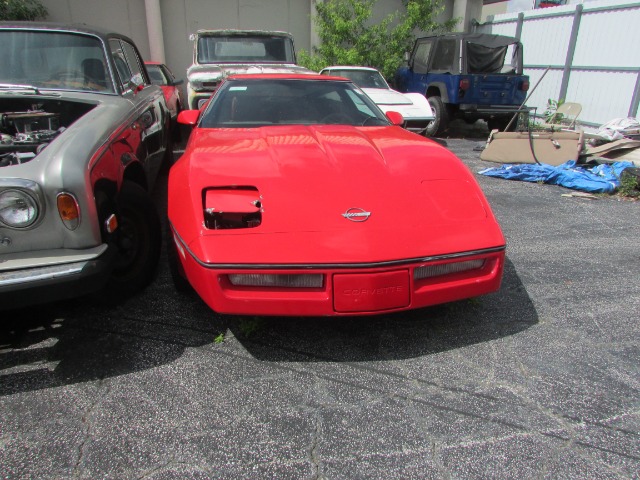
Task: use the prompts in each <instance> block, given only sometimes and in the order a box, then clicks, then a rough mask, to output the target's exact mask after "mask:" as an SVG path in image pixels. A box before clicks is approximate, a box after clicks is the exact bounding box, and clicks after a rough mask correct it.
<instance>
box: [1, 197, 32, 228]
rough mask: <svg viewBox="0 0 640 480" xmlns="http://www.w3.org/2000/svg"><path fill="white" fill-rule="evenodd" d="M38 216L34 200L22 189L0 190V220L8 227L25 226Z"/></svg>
mask: <svg viewBox="0 0 640 480" xmlns="http://www.w3.org/2000/svg"><path fill="white" fill-rule="evenodd" d="M37 218H38V204H37V203H36V200H35V199H34V198H33V197H32V196H31V195H29V194H28V193H27V192H25V191H23V190H16V189H8V190H3V191H2V192H0V222H1V223H4V224H5V225H7V226H8V227H13V228H25V227H28V226H29V225H33V223H34V222H35V221H36V219H37Z"/></svg>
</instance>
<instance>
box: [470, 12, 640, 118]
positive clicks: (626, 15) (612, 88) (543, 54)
mask: <svg viewBox="0 0 640 480" xmlns="http://www.w3.org/2000/svg"><path fill="white" fill-rule="evenodd" d="M475 31H476V32H478V33H495V34H500V35H509V36H513V37H519V38H520V39H521V41H522V43H523V45H524V63H525V64H524V70H525V74H527V75H529V76H530V81H531V87H532V88H533V86H534V85H535V84H536V83H537V82H538V80H539V79H540V78H541V77H542V75H544V72H545V71H546V69H547V68H548V67H549V71H548V72H547V74H546V75H545V76H544V78H543V79H542V81H541V82H540V84H539V85H538V87H537V89H536V90H535V92H533V94H532V95H531V98H530V99H529V101H528V102H527V105H528V106H532V107H537V114H538V115H541V114H542V113H543V112H544V110H545V107H546V105H547V100H548V99H553V100H559V99H562V100H565V101H567V102H577V103H580V104H581V105H582V113H581V114H580V117H579V121H580V123H582V124H584V125H590V126H598V125H601V124H603V123H605V122H608V121H609V120H611V119H613V118H618V117H627V116H631V117H636V116H637V115H638V100H639V98H640V3H637V2H636V3H632V2H625V1H620V0H618V1H615V0H613V1H612V0H604V1H597V2H589V3H585V4H578V5H566V6H562V7H552V8H545V9H542V10H531V11H527V12H520V13H505V14H502V15H496V16H494V17H493V18H492V19H491V17H490V19H489V21H487V22H486V23H483V24H479V25H476V27H475Z"/></svg>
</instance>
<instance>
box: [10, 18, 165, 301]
mask: <svg viewBox="0 0 640 480" xmlns="http://www.w3.org/2000/svg"><path fill="white" fill-rule="evenodd" d="M0 45H2V49H1V50H0V309H8V308H15V307H22V306H24V305H29V304H33V303H41V302H48V301H52V300H57V299H63V298H71V297H75V296H79V295H82V294H84V293H89V292H93V291H97V290H100V289H102V288H103V287H104V286H107V287H108V288H109V289H110V290H111V291H114V292H118V293H119V292H123V293H124V292H126V293H129V292H134V291H136V290H139V289H141V288H142V287H144V286H145V285H146V284H147V283H149V282H150V281H151V279H152V276H153V274H154V271H155V267H156V265H157V262H158V257H159V252H160V240H161V233H160V221H159V218H158V213H157V210H156V207H155V204H154V203H153V201H152V200H151V197H150V195H149V192H150V191H151V189H152V187H153V184H154V181H155V178H156V176H157V174H158V171H159V169H160V167H161V165H162V163H163V162H164V161H165V160H166V158H165V157H166V156H167V155H169V154H170V153H171V152H170V136H169V127H170V115H169V112H168V109H167V106H166V103H165V100H164V97H163V94H162V90H161V89H160V87H158V86H155V85H152V84H151V82H150V81H149V78H148V75H147V72H146V70H145V67H144V63H143V61H142V58H141V56H140V54H139V52H138V50H137V49H136V47H135V45H134V43H133V42H132V41H131V40H130V39H129V38H127V37H124V36H122V35H119V34H117V33H112V32H104V31H99V30H95V29H91V28H86V27H85V26H68V25H56V24H42V23H21V22H16V23H6V22H0Z"/></svg>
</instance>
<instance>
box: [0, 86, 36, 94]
mask: <svg viewBox="0 0 640 480" xmlns="http://www.w3.org/2000/svg"><path fill="white" fill-rule="evenodd" d="M0 88H2V89H7V90H33V91H34V93H35V94H36V95H42V94H41V93H40V89H38V87H36V86H35V85H16V84H15V83H0Z"/></svg>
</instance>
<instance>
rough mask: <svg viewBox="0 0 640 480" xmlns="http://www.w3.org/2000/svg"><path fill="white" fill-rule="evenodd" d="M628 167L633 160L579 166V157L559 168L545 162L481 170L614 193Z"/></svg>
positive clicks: (593, 191)
mask: <svg viewBox="0 0 640 480" xmlns="http://www.w3.org/2000/svg"><path fill="white" fill-rule="evenodd" d="M628 167H633V163H632V162H615V163H612V164H611V165H607V164H602V165H598V166H596V167H592V168H587V167H579V166H576V161H575V160H569V161H568V162H565V163H563V164H562V165H558V166H557V167H554V166H551V165H544V164H542V165H539V164H533V165H532V164H518V165H515V164H505V165H502V166H501V167H492V168H487V169H484V170H481V171H480V172H478V173H479V174H481V175H487V176H489V177H497V178H506V179H508V180H522V181H525V182H543V183H549V184H551V185H560V186H562V187H566V188H572V189H574V190H581V191H583V192H591V193H611V192H614V191H616V190H617V189H618V187H620V173H622V171H623V170H624V169H625V168H628Z"/></svg>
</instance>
